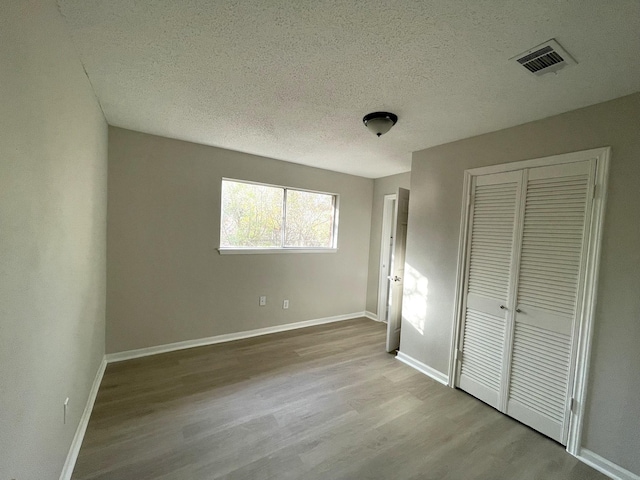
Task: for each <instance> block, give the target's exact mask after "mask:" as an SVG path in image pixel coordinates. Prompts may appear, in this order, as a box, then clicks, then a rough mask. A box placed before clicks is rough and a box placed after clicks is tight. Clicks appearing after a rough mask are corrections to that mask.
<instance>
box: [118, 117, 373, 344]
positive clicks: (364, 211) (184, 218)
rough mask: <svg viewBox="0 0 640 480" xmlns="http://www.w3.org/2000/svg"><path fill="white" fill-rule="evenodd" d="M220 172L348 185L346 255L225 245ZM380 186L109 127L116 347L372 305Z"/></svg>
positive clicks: (343, 224)
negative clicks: (370, 267)
mask: <svg viewBox="0 0 640 480" xmlns="http://www.w3.org/2000/svg"><path fill="white" fill-rule="evenodd" d="M222 177H231V178H238V179H243V180H251V181H256V182H264V183H271V184H277V185H285V186H292V187H300V188H305V189H312V190H320V191H326V192H334V193H338V194H340V228H339V236H338V253H312V254H301V253H297V254H296V253H283V254H266V255H220V254H219V253H218V252H217V250H216V248H217V247H218V244H219V228H220V183H221V179H222ZM372 194H373V180H371V179H365V178H361V177H354V176H350V175H345V174H340V173H335V172H330V171H327V170H320V169H315V168H310V167H306V166H302V165H296V164H292V163H287V162H281V161H277V160H272V159H268V158H263V157H257V156H253V155H249V154H244V153H240V152H234V151H230V150H224V149H219V148H214V147H208V146H203V145H197V144H193V143H188V142H183V141H178V140H171V139H167V138H162V137H156V136H153V135H146V134H142V133H137V132H133V131H130V130H123V129H119V128H111V127H110V128H109V208H108V210H109V214H108V241H107V243H108V247H107V252H108V259H109V260H108V268H107V272H108V275H107V276H108V280H107V285H108V286H107V304H108V306H107V351H109V352H118V351H124V350H131V349H136V348H142V347H149V346H153V345H162V344H167V343H172V342H178V341H183V340H190V339H197V338H202V337H209V336H214V335H221V334H225V333H232V332H241V331H246V330H253V329H257V328H262V327H269V326H275V325H282V324H286V323H292V322H299V321H303V320H312V319H317V318H324V317H331V316H335V315H342V314H350V313H355V312H363V311H364V307H365V298H366V285H367V261H368V255H369V230H370V222H371V198H372ZM260 295H266V296H267V306H266V307H259V306H258V297H259V296H260ZM284 299H289V301H290V307H289V309H288V310H283V309H282V301H283V300H284Z"/></svg>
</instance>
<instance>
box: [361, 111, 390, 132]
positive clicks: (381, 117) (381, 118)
mask: <svg viewBox="0 0 640 480" xmlns="http://www.w3.org/2000/svg"><path fill="white" fill-rule="evenodd" d="M397 121H398V116H397V115H395V114H394V113H389V112H372V113H368V114H366V115H365V116H364V118H363V119H362V123H364V126H365V127H367V128H368V129H369V130H371V131H372V132H373V133H374V134H375V135H377V136H378V137H380V136H381V135H383V134H385V133H387V132H388V131H389V130H391V127H393V126H394V125H395V124H396V122H397Z"/></svg>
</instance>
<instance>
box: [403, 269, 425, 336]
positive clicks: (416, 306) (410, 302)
mask: <svg viewBox="0 0 640 480" xmlns="http://www.w3.org/2000/svg"><path fill="white" fill-rule="evenodd" d="M428 295H429V279H428V278H427V277H425V276H424V275H422V274H421V273H420V272H419V271H418V270H416V269H415V268H413V267H412V266H411V265H409V264H406V266H405V272H404V290H403V299H402V323H403V325H411V326H412V327H413V328H414V329H415V330H416V331H417V332H418V333H419V334H420V335H424V325H425V322H426V318H427V297H428ZM405 322H406V323H405Z"/></svg>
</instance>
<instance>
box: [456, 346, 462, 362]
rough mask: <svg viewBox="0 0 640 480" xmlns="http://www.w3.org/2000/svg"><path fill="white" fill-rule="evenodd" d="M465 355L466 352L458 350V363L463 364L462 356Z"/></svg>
mask: <svg viewBox="0 0 640 480" xmlns="http://www.w3.org/2000/svg"><path fill="white" fill-rule="evenodd" d="M463 355H464V352H463V351H462V350H460V349H459V348H458V349H457V350H456V360H457V361H458V362H462V356H463Z"/></svg>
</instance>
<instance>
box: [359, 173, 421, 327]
mask: <svg viewBox="0 0 640 480" xmlns="http://www.w3.org/2000/svg"><path fill="white" fill-rule="evenodd" d="M410 180H411V172H405V173H400V174H398V175H391V176H389V177H382V178H376V179H375V180H374V182H373V208H372V211H371V238H370V240H369V275H368V276H367V311H368V312H371V313H374V314H376V315H377V314H378V276H379V275H380V237H381V236H382V211H383V209H384V196H385V195H388V194H391V193H396V192H397V191H398V187H401V188H407V189H408V188H409V182H410Z"/></svg>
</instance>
